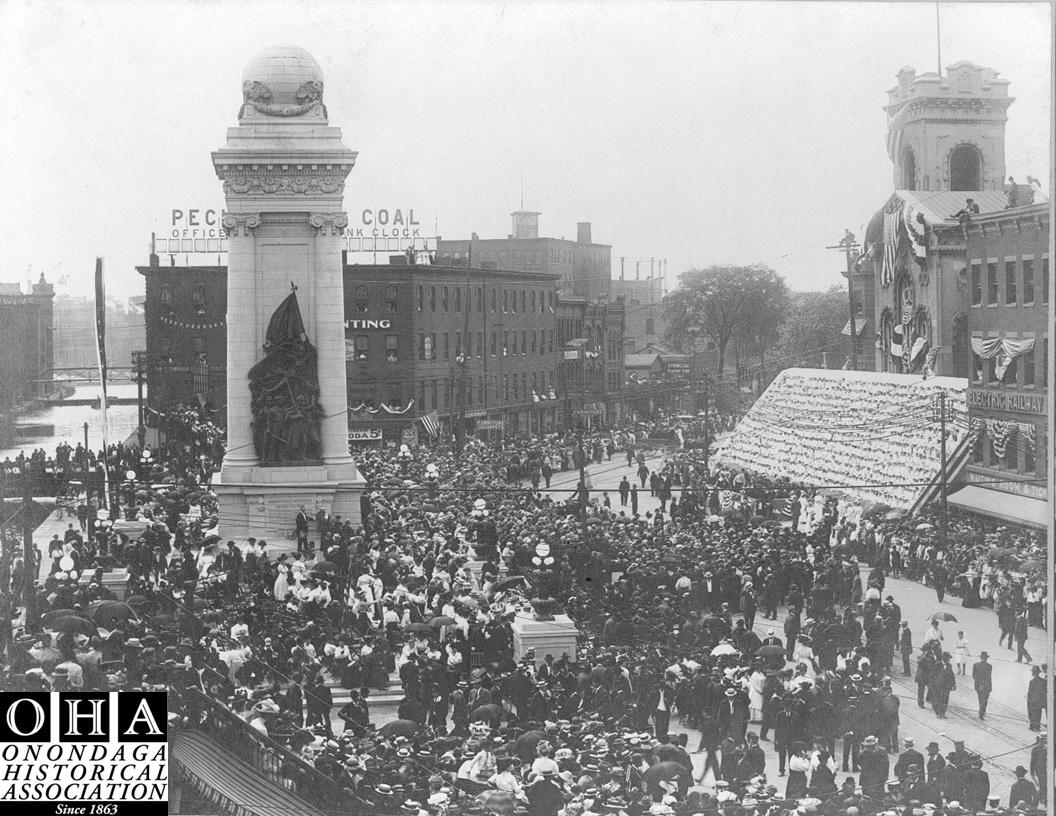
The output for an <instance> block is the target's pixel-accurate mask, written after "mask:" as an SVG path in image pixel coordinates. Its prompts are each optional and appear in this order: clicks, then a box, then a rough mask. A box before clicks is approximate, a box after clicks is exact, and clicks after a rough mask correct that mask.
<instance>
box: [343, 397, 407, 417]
mask: <svg viewBox="0 0 1056 816" xmlns="http://www.w3.org/2000/svg"><path fill="white" fill-rule="evenodd" d="M413 407H414V400H413V399H412V400H411V401H409V402H408V403H407V404H406V405H405V406H404V407H403V408H395V407H393V406H391V405H389V404H387V403H384V402H383V403H381V405H380V406H379V407H378V408H371V407H370V406H368V405H367V404H366V403H365V402H361V403H360V404H359V405H357V406H356V407H354V408H349V409H348V410H349V411H350V412H351V413H353V414H359V413H368V414H370V415H371V416H373V415H374V414H379V413H381V412H382V411H384V412H385V413H386V414H391V415H393V416H401V415H403V414H406V413H407V412H408V411H410V410H411V408H413Z"/></svg>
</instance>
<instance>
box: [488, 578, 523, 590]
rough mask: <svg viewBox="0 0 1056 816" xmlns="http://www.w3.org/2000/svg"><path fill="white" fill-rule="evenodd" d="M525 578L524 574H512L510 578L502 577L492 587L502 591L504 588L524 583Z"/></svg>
mask: <svg viewBox="0 0 1056 816" xmlns="http://www.w3.org/2000/svg"><path fill="white" fill-rule="evenodd" d="M525 580H526V578H525V577H524V576H523V575H511V576H509V577H508V578H500V579H499V580H498V581H496V582H495V583H494V584H493V585H492V589H494V590H495V591H496V592H502V591H504V590H507V589H509V588H510V587H515V586H518V585H520V584H523V583H524V582H525Z"/></svg>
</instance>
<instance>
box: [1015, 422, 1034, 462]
mask: <svg viewBox="0 0 1056 816" xmlns="http://www.w3.org/2000/svg"><path fill="white" fill-rule="evenodd" d="M1019 434H1020V436H1022V437H1023V445H1024V447H1025V448H1026V449H1027V450H1028V451H1030V455H1031V456H1037V455H1038V429H1037V428H1035V427H1034V426H1033V425H1032V424H1030V423H1029V422H1024V423H1021V424H1020V426H1019Z"/></svg>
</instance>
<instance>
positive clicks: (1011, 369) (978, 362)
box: [972, 337, 1049, 388]
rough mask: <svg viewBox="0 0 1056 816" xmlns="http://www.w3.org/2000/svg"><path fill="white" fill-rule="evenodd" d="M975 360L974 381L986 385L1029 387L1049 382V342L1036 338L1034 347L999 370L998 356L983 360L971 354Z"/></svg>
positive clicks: (1044, 384)
mask: <svg viewBox="0 0 1056 816" xmlns="http://www.w3.org/2000/svg"><path fill="white" fill-rule="evenodd" d="M972 356H973V359H974V360H975V381H976V382H978V383H981V382H985V383H986V384H988V385H995V386H996V385H1001V384H1004V385H1005V386H1007V387H1009V388H1031V387H1034V386H1035V385H1037V386H1041V387H1042V388H1044V387H1046V386H1047V385H1048V384H1049V344H1048V341H1047V340H1043V339H1042V338H1040V337H1039V338H1038V339H1037V341H1036V342H1035V344H1034V348H1032V349H1031V350H1030V351H1028V352H1026V353H1025V354H1021V355H1020V356H1019V357H1014V358H1013V359H1012V361H1011V362H1010V363H1008V366H1007V367H1006V368H1005V369H1004V370H1001V368H1000V365H1001V363H1000V361H999V358H998V357H991V358H990V359H989V360H984V359H982V358H981V357H979V356H978V355H972Z"/></svg>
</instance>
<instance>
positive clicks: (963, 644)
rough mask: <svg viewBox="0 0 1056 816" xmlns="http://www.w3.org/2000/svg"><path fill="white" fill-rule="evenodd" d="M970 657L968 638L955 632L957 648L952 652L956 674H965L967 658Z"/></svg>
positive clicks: (961, 633)
mask: <svg viewBox="0 0 1056 816" xmlns="http://www.w3.org/2000/svg"><path fill="white" fill-rule="evenodd" d="M971 656H972V653H971V652H970V651H968V638H966V637H965V636H964V632H962V631H958V632H957V646H956V650H955V652H954V658H953V659H954V661H955V662H956V664H957V674H964V673H965V666H967V664H968V658H969V657H971Z"/></svg>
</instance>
